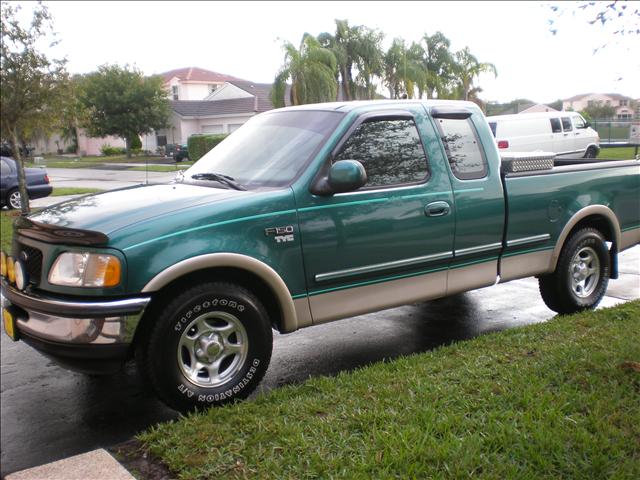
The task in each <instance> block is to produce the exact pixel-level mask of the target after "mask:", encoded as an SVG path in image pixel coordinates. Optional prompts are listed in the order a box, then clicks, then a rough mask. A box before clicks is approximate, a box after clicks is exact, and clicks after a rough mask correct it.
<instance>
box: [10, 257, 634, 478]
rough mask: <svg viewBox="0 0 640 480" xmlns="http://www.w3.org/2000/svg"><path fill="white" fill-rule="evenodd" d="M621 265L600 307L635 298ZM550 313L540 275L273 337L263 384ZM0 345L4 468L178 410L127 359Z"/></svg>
mask: <svg viewBox="0 0 640 480" xmlns="http://www.w3.org/2000/svg"><path fill="white" fill-rule="evenodd" d="M620 270H621V272H622V274H621V277H620V279H619V280H615V281H611V282H610V284H609V289H608V290H607V296H606V297H605V298H604V299H603V301H602V303H601V306H602V307H609V306H612V305H615V304H617V303H620V302H623V301H626V300H631V299H635V298H640V246H636V247H634V248H633V249H630V250H628V251H626V252H624V253H623V254H622V255H621V256H620ZM514 301H517V308H514ZM553 316H554V313H553V312H552V311H551V310H549V309H547V308H546V306H545V305H544V303H543V302H542V300H541V299H540V296H539V295H538V284H537V281H536V280H535V279H532V278H529V279H523V280H516V281H514V282H510V283H507V284H504V285H497V286H495V287H489V288H486V289H481V290H476V291H473V292H468V293H466V294H463V295H457V296H455V297H451V298H447V299H442V300H437V301H433V302H428V303H422V304H417V305H408V306H404V307H400V308H395V309H391V310H386V311H384V312H378V313H374V314H369V315H362V316H359V317H355V318H351V319H347V320H342V321H339V322H334V323H330V324H325V325H319V326H316V327H311V328H308V329H304V330H301V331H299V332H295V333H292V334H290V335H276V338H275V342H274V353H273V359H272V362H271V366H270V368H269V371H268V372H267V375H266V376H265V378H264V380H263V381H262V383H261V385H260V387H259V390H260V391H269V390H271V389H274V388H278V387H280V386H282V385H287V384H291V383H298V382H302V381H304V380H305V379H307V378H309V377H312V376H319V375H336V374H337V373H339V372H341V371H345V370H353V369H356V368H359V367H362V366H364V365H367V364H370V363H372V362H377V361H381V360H383V359H389V358H394V357H397V356H399V355H409V354H412V353H416V352H424V351H426V350H430V349H433V348H435V347H438V346H440V345H445V344H448V343H451V342H455V341H461V340H466V339H469V338H473V337H475V336H478V335H482V334H486V333H491V332H496V331H500V330H504V329H507V328H512V327H518V326H522V325H527V324H532V323H538V322H544V321H547V320H549V319H550V318H552V317H553ZM0 346H1V350H2V354H1V371H0V373H1V375H0V376H1V382H0V383H1V385H0V390H1V393H0V427H1V429H0V434H1V445H2V453H1V458H0V465H1V472H0V473H1V474H2V475H5V474H7V473H11V472H14V471H17V470H22V469H24V468H29V467H32V466H35V465H40V464H43V463H45V462H49V461H53V460H58V459H61V458H63V457H67V456H70V455H74V454H78V453H83V452H87V451H89V450H92V449H94V448H98V447H107V446H110V445H113V444H115V443H119V442H122V441H125V440H127V439H129V438H131V437H132V436H133V435H134V434H136V433H137V432H139V431H141V430H143V429H145V428H147V427H149V426H150V425H153V424H155V423H157V422H161V421H166V420H169V419H174V418H177V415H176V413H175V412H173V411H172V410H170V409H168V408H166V407H164V406H163V405H162V404H161V403H160V402H158V401H157V400H155V399H154V398H153V396H151V394H150V393H148V392H147V391H145V390H144V389H143V388H142V387H141V385H140V382H139V380H138V378H137V376H136V371H135V368H134V367H133V366H129V367H128V368H127V369H126V370H125V371H124V372H122V373H120V374H117V375H115V376H113V377H108V378H89V377H86V376H84V375H80V374H76V373H72V372H68V371H65V370H63V369H61V368H59V367H57V366H56V365H54V364H53V363H52V362H50V361H48V360H47V359H46V358H44V357H42V356H41V355H40V354H38V353H36V352H35V351H34V350H32V349H30V348H29V347H27V346H26V345H25V344H23V343H21V342H17V343H13V342H11V341H10V340H9V339H8V338H7V337H6V335H4V334H2V340H1V345H0Z"/></svg>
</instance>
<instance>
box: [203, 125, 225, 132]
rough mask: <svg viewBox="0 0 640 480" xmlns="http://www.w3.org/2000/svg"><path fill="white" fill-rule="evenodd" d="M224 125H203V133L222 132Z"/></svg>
mask: <svg viewBox="0 0 640 480" xmlns="http://www.w3.org/2000/svg"><path fill="white" fill-rule="evenodd" d="M222 132H223V130H222V125H203V126H202V133H222Z"/></svg>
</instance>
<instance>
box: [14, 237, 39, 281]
mask: <svg viewBox="0 0 640 480" xmlns="http://www.w3.org/2000/svg"><path fill="white" fill-rule="evenodd" d="M17 258H18V259H19V260H22V261H23V262H24V266H25V269H26V270H27V274H28V275H29V282H30V283H32V284H34V285H38V284H39V283H40V276H41V275H42V252H41V251H40V250H38V249H37V248H33V247H30V246H28V245H22V244H20V243H19V244H18V256H17Z"/></svg>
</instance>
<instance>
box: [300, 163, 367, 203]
mask: <svg viewBox="0 0 640 480" xmlns="http://www.w3.org/2000/svg"><path fill="white" fill-rule="evenodd" d="M365 183H367V172H366V170H365V169H364V167H363V166H362V164H361V163H360V162H358V161H357V160H340V161H338V162H336V163H334V164H333V165H331V167H330V168H329V171H328V172H327V174H326V176H323V177H320V178H319V179H318V180H317V181H316V182H315V185H313V187H311V193H313V194H314V195H322V196H327V195H333V194H334V193H343V192H352V191H353V190H357V189H359V188H360V187H362V186H363V185H364V184H365Z"/></svg>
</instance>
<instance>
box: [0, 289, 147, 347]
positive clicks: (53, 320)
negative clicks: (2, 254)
mask: <svg viewBox="0 0 640 480" xmlns="http://www.w3.org/2000/svg"><path fill="white" fill-rule="evenodd" d="M150 300H151V297H149V296H145V297H135V298H127V299H120V300H111V301H99V302H96V301H70V300H64V299H60V298H54V297H45V296H35V295H27V294H25V293H23V292H21V291H19V290H17V289H16V288H14V287H12V286H11V285H9V284H8V283H7V282H6V281H5V280H4V279H3V280H2V308H3V310H4V308H7V309H8V310H9V311H10V312H11V314H12V315H13V316H14V318H15V319H16V320H15V324H16V328H17V330H18V333H19V334H20V335H26V336H28V337H33V338H36V339H40V340H44V341H48V342H56V343H60V344H73V345H109V344H129V343H131V341H132V339H133V335H134V333H135V331H136V327H137V326H138V323H139V321H140V319H141V318H142V314H143V313H144V309H145V307H146V306H147V304H148V303H149V301H150Z"/></svg>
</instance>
